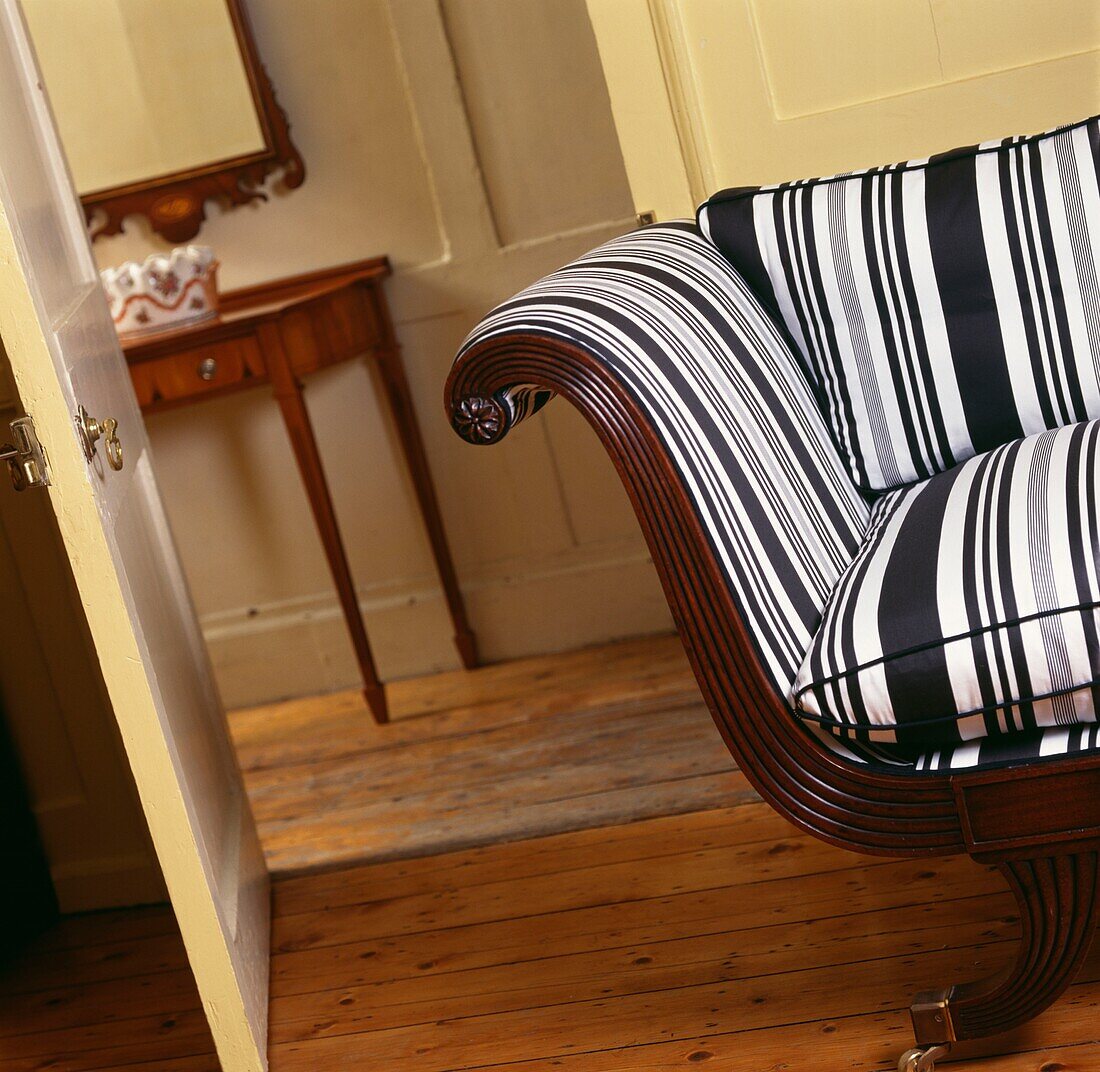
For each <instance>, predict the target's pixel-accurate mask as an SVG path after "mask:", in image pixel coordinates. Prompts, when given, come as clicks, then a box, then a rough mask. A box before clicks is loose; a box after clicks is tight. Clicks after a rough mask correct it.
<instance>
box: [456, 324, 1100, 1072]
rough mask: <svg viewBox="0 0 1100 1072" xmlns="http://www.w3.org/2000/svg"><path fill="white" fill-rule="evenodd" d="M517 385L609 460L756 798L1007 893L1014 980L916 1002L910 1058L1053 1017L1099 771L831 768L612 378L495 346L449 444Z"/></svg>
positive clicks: (1070, 968)
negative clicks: (559, 406) (576, 420)
mask: <svg viewBox="0 0 1100 1072" xmlns="http://www.w3.org/2000/svg"><path fill="white" fill-rule="evenodd" d="M517 384H533V385H536V386H540V387H546V388H550V389H552V390H553V391H555V392H556V393H558V394H560V395H561V396H562V397H563V398H565V399H566V400H567V401H569V402H571V403H572V404H573V405H574V406H576V407H577V408H578V409H579V410H580V411H581V413H582V414H583V415H584V416H585V417H586V419H587V420H588V422H589V423H590V424H591V425H592V427H593V428H594V429H595V431H596V433H597V435H598V436H599V438H600V440H601V441H602V443H603V445H604V447H605V448H606V450H607V452H608V453H609V454H610V456H611V459H612V461H613V462H614V465H615V468H616V470H617V471H618V473H619V476H620V477H621V479H622V481H623V484H624V485H625V487H626V490H627V493H628V494H629V496H630V500H631V502H632V504H633V506H634V510H635V512H636V514H637V516H638V520H639V522H640V524H641V527H642V531H643V533H644V535H645V539H646V542H647V544H648V546H649V549H650V552H651V554H652V556H653V560H654V562H655V563H656V566H657V571H658V574H659V575H660V578H661V583H662V585H663V587H664V591H665V595H666V597H667V599H668V603H669V606H670V608H671V610H672V613H673V617H674V619H675V621H676V626H677V629H678V630H679V633H680V637H681V639H682V641H683V643H684V647H685V648H686V650H687V654H688V657H689V659H690V661H691V664H692V667H693V669H694V672H695V675H696V677H697V679H698V681H699V684H700V686H701V689H702V692H703V695H704V697H705V699H706V702H707V705H708V706H709V708H710V711H711V714H712V715H713V717H714V721H715V723H716V724H717V726H718V729H719V731H720V732H721V734H722V737H723V739H724V741H725V743H726V745H727V747H728V748H729V750H730V752H731V754H732V755H733V757H734V759H735V760H736V762H737V765H738V766H739V767H740V769H741V770H742V771H743V772H744V773H745V775H746V776H747V777H748V779H749V780H750V781H751V783H752V784H753V786H754V787H755V788H756V790H757V791H758V792H759V793H760V795H761V796H762V797H763V798H764V799H765V800H766V801H768V803H770V804H771V805H772V807H774V808H775V809H776V810H777V811H778V812H779V813H780V814H782V815H784V816H786V817H787V818H788V819H790V820H791V821H792V822H793V823H795V824H796V825H797V826H799V827H800V828H802V829H803V830H805V831H808V832H809V833H811V834H814V835H816V836H817V837H820V838H822V839H823V840H825V841H827V842H829V843H830V844H832V845H837V846H840V847H842V848H846V849H851V850H853V851H855V852H864V853H873V854H878V855H888V856H910V857H922V856H939V855H950V854H956V853H962V852H966V853H968V854H969V855H970V856H971V857H973V858H974V859H975V860H978V861H980V862H983V863H989V864H994V865H996V866H997V867H998V868H999V869H1000V870H1001V872H1002V873H1003V874H1004V875H1005V877H1006V878H1007V880H1008V883H1009V886H1010V887H1011V888H1012V890H1013V893H1014V894H1015V896H1016V899H1017V901H1018V903H1019V906H1020V911H1021V920H1022V937H1021V943H1020V951H1019V957H1018V959H1017V961H1016V963H1015V964H1014V965H1013V966H1012V967H1011V968H1010V969H1009V970H1008V971H1007V972H1006V973H1005V974H1004V975H1003V976H1001V977H999V978H995V979H992V980H988V981H984V982H981V983H974V984H964V985H960V986H947V987H945V988H943V989H942V990H939V991H935V992H931V993H925V994H921V995H919V996H918V998H917V1000H916V1002H915V1003H914V1005H913V1008H912V1018H913V1026H914V1031H915V1035H916V1039H917V1042H918V1044H919V1045H920V1046H922V1047H930V1048H931V1047H938V1046H940V1045H941V1044H943V1045H945V1046H949V1045H950V1044H951V1043H953V1042H956V1041H962V1040H964V1039H970V1038H978V1037H983V1036H987V1035H993V1034H998V1033H1000V1032H1002V1031H1007V1030H1009V1029H1010V1028H1013V1027H1015V1026H1017V1025H1019V1024H1022V1023H1025V1022H1026V1021H1028V1020H1030V1019H1031V1018H1032V1017H1034V1016H1036V1015H1037V1014H1038V1013H1040V1012H1041V1011H1042V1010H1043V1009H1045V1008H1047V1007H1048V1006H1049V1005H1050V1004H1052V1003H1053V1002H1054V1001H1055V1000H1057V998H1058V997H1059V996H1060V995H1061V994H1062V992H1063V991H1064V990H1065V988H1066V987H1067V986H1068V985H1069V984H1070V982H1072V980H1073V978H1074V976H1075V974H1076V972H1077V970H1078V968H1079V967H1080V965H1081V962H1082V961H1083V959H1084V957H1085V955H1086V953H1087V952H1088V948H1089V944H1090V940H1091V938H1092V935H1093V933H1094V931H1095V928H1096V923H1097V912H1096V908H1097V891H1098V888H1100V882H1098V877H1100V867H1098V861H1100V756H1089V757H1077V758H1072V757H1067V758H1065V759H1048V760H1044V761H1043V762H1042V763H1036V764H1026V763H1025V764H1021V765H1017V766H1011V767H1007V768H1003V769H996V770H991V771H972V772H950V773H946V772H944V773H937V774H920V775H916V774H911V773H910V774H901V773H899V774H892V773H890V772H889V771H888V770H884V769H882V768H876V767H863V766H861V765H860V764H857V763H848V762H845V761H844V760H842V759H841V758H840V757H838V756H836V755H834V754H833V753H832V752H831V751H829V750H828V749H827V748H826V747H824V746H823V745H820V744H818V743H817V742H816V741H815V740H814V739H813V738H812V737H811V736H810V734H808V733H805V732H803V731H801V730H800V728H799V727H798V726H797V725H796V724H795V723H794V722H793V719H792V716H791V713H790V711H789V709H788V708H787V706H786V704H785V703H784V701H783V699H782V697H780V696H779V695H778V693H777V692H776V691H775V688H774V686H773V685H772V684H771V682H770V681H769V679H768V677H767V674H766V672H765V670H764V668H763V666H762V664H761V662H760V660H759V657H758V655H757V653H756V649H755V647H754V645H753V643H752V642H751V640H750V638H749V636H748V634H747V632H746V628H745V625H744V622H743V621H742V619H741V616H740V614H739V613H738V611H737V609H736V607H735V606H734V603H733V600H732V598H731V596H730V593H729V589H728V587H727V585H726V584H725V581H724V579H723V577H722V574H721V570H720V566H719V563H718V560H717V558H716V557H715V555H714V552H713V550H712V548H711V544H710V541H709V540H708V538H707V536H706V534H705V532H704V531H703V529H702V527H701V525H700V523H699V520H698V518H697V516H696V513H695V511H694V509H693V507H692V504H691V500H690V498H689V496H688V494H687V492H686V490H685V487H684V484H683V482H682V479H681V476H680V474H679V472H678V471H677V469H676V466H675V464H674V463H673V461H672V459H671V458H670V456H669V455H668V453H667V452H666V450H665V449H664V447H663V446H662V444H661V442H660V440H659V438H658V437H657V435H656V434H655V433H654V431H653V429H652V426H651V425H650V423H649V420H648V418H647V416H646V414H645V413H644V412H643V411H642V409H641V407H639V405H638V404H637V403H636V401H635V400H634V399H633V398H632V397H631V396H630V394H629V393H628V392H627V391H626V389H625V388H624V387H623V386H622V384H621V383H620V382H619V381H618V380H617V379H616V378H615V376H614V374H613V373H612V372H611V371H610V370H609V369H608V368H607V367H606V366H605V365H604V364H603V363H602V362H601V361H599V360H598V359H597V358H595V357H594V356H593V355H592V354H589V353H588V352H587V351H585V350H584V349H583V348H582V347H579V346H576V345H573V344H570V343H567V342H564V341H562V340H557V339H550V338H545V337H542V336H539V335H525V334H518V333H513V334H503V335H500V336H494V337H492V338H490V339H488V340H486V341H485V342H482V343H480V344H479V345H477V346H475V347H473V348H471V349H470V350H468V351H467V352H466V353H465V354H463V356H462V357H461V358H460V359H459V361H458V362H457V363H456V364H455V366H454V368H453V369H452V371H451V375H450V377H449V379H448V381H447V387H446V392H445V394H446V405H447V408H448V411H449V414H450V416H451V419H452V424H453V425H454V427H455V430H456V431H457V432H458V433H459V434H460V435H461V436H463V438H465V439H467V440H468V441H470V442H475V443H492V442H496V441H498V440H499V439H501V438H503V436H504V435H505V434H506V433H507V431H508V427H509V420H508V409H507V406H506V405H505V403H504V402H503V400H502V398H503V396H502V392H504V391H505V390H506V389H507V388H510V387H513V386H515V385H517ZM472 411H475V412H480V413H483V414H488V415H489V416H490V417H492V419H491V420H488V419H487V420H484V421H480V422H478V427H476V428H474V427H471V425H470V422H469V420H468V419H466V418H465V417H463V416H462V415H463V414H469V413H470V412H472ZM942 1052H943V1050H938V1051H937V1054H936V1055H938V1054H939V1053H942ZM934 1056H935V1055H933V1054H932V1053H928V1055H927V1056H926V1057H925V1058H924V1061H925V1063H922V1064H920V1065H918V1064H917V1063H916V1060H917V1059H916V1058H911V1060H912V1061H913V1064H912V1065H911V1067H913V1068H917V1067H920V1068H921V1069H922V1070H923V1069H925V1068H931V1067H932V1061H933V1060H934Z"/></svg>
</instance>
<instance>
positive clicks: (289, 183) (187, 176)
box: [80, 0, 306, 243]
mask: <svg viewBox="0 0 1100 1072" xmlns="http://www.w3.org/2000/svg"><path fill="white" fill-rule="evenodd" d="M225 4H226V6H227V7H228V9H229V17H230V20H231V21H232V24H233V30H234V33H235V34H236V37H237V44H238V46H239V47H240V51H241V60H242V61H243V63H244V69H245V74H246V76H247V78H248V86H249V90H250V92H251V96H252V105H253V107H254V108H255V109H256V118H257V119H258V120H259V124H260V131H261V133H262V134H263V138H264V147H263V148H262V149H260V150H258V151H256V152H253V153H246V154H244V155H242V156H235V157H230V158H228V159H225V160H214V161H211V162H210V163H207V164H200V165H198V166H196V167H192V168H185V169H183V170H181V171H173V172H169V173H167V174H164V175H156V176H153V177H152V178H149V179H140V180H138V181H136V182H129V183H123V184H122V185H119V186H111V187H108V188H105V189H102V190H94V191H92V192H91V193H87V194H82V195H81V198H80V201H81V204H83V206H84V216H85V219H86V220H87V222H88V227H89V233H90V235H91V238H92V241H95V239H97V238H99V237H100V236H101V235H113V234H119V233H120V232H121V231H122V229H123V225H124V221H125V219H126V217H127V216H130V215H134V214H138V215H144V216H146V217H148V219H149V223H150V224H151V225H152V227H153V230H154V231H156V232H157V234H159V235H162V236H163V237H164V238H166V239H168V241H169V242H175V243H180V242H186V241H188V240H189V239H192V238H194V237H195V235H197V234H198V233H199V228H200V227H201V226H202V222H203V220H205V219H206V202H207V201H209V200H211V199H215V198H217V199H221V200H222V201H225V202H228V204H230V205H243V204H246V203H247V202H249V201H266V200H267V194H266V193H265V192H264V190H263V184H264V181H265V180H266V179H267V177H268V175H270V174H271V172H273V171H274V170H276V169H277V168H282V177H281V184H282V186H284V187H285V188H286V189H288V190H293V189H296V188H297V187H299V186H301V185H302V183H303V182H304V181H305V177H306V169H305V164H304V163H303V162H302V157H301V154H300V153H299V152H298V150H297V148H296V147H295V145H294V143H293V142H292V141H291V140H290V124H289V122H288V121H287V117H286V112H284V111H283V109H282V108H281V107H280V106H279V102H278V101H277V100H276V99H275V89H274V87H273V86H272V84H271V79H270V78H269V77H268V74H267V71H266V70H265V68H264V65H263V64H262V63H261V61H260V56H259V53H258V52H257V50H256V42H255V39H254V38H253V36H252V27H251V25H250V24H249V21H248V14H247V12H246V11H245V9H244V0H225Z"/></svg>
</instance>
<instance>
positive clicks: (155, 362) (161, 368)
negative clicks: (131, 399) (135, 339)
mask: <svg viewBox="0 0 1100 1072" xmlns="http://www.w3.org/2000/svg"><path fill="white" fill-rule="evenodd" d="M266 377H267V370H266V368H265V366H264V360H263V354H262V353H261V351H260V348H259V346H258V345H257V342H256V339H255V338H254V337H252V336H246V337H243V338H238V339H225V340H222V341H219V342H217V343H215V344H213V345H210V346H196V347H194V348H193V349H189V350H182V351H180V352H179V353H176V354H172V355H170V356H168V357H157V358H152V359H150V360H146V361H138V362H133V363H131V365H130V378H131V379H132V380H133V383H134V391H135V392H136V393H137V398H138V403H139V405H140V406H141V408H142V409H161V408H167V407H168V406H170V405H173V404H180V403H183V402H187V401H190V400H191V399H197V398H202V397H203V396H205V395H211V394H216V393H218V392H219V391H230V390H233V389H235V388H238V387H243V386H252V385H253V384H255V383H257V382H258V381H259V382H262V381H263V380H265V379H266Z"/></svg>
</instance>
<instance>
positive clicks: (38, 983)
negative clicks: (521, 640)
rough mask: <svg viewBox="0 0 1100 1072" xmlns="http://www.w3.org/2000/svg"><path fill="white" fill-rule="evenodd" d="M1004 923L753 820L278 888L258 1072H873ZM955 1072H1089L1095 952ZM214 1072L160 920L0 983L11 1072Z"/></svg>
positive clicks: (957, 894) (933, 889)
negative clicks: (263, 1065) (1041, 1003)
mask: <svg viewBox="0 0 1100 1072" xmlns="http://www.w3.org/2000/svg"><path fill="white" fill-rule="evenodd" d="M620 655H621V651H620ZM593 665H595V666H597V667H598V666H599V665H601V661H600V660H596V661H595V663H594V664H593ZM576 687H577V689H578V691H580V690H581V688H582V686H581V685H580V684H579V683H578V684H577V686H576ZM594 687H595V686H593V688H594ZM608 702H610V700H608ZM594 706H597V707H598V706H599V704H595V705H594ZM239 728H240V727H239V725H238V729H239ZM289 743H292V742H289ZM313 743H316V742H313ZM300 744H301V747H302V749H303V752H304V750H306V749H308V748H309V747H312V743H311V742H307V741H306V740H305V739H304V738H303V739H302V741H301V742H300ZM563 799H571V798H568V797H563ZM410 829H411V828H410ZM395 844H396V843H395ZM393 847H394V846H391V848H393ZM386 851H390V850H389V849H387V850H386ZM397 851H402V850H397ZM1016 925H1017V923H1016V920H1015V918H1014V917H1013V905H1012V902H1011V899H1010V898H1009V896H1008V895H1007V893H1006V892H1004V890H1003V888H1002V886H1001V884H1000V881H999V880H998V878H997V877H996V876H995V875H994V874H992V873H990V872H989V871H987V870H986V869H984V868H981V867H979V866H977V865H975V864H973V863H972V862H970V861H968V860H965V859H953V860H946V861H926V862H918V863H913V862H896V861H889V860H875V859H868V858H862V857H857V856H853V855H852V854H849V853H845V852H841V851H839V850H836V849H832V848H829V847H828V846H825V845H823V844H821V843H820V842H817V841H816V840H814V839H811V838H808V837H805V836H803V835H800V834H798V833H797V832H796V831H795V830H794V829H793V828H792V827H790V826H789V825H788V824H787V823H786V822H785V821H784V820H782V819H780V818H779V817H778V816H776V815H775V814H774V813H772V812H771V811H770V810H769V809H768V808H766V807H765V806H764V805H762V804H759V803H745V804H741V805H738V806H734V807H723V808H709V809H707V810H701V811H694V812H688V813H684V814H680V815H672V816H665V817H659V818H651V819H645V820H641V821H637V822H633V823H629V824H625V825H615V826H605V827H594V828H588V829H581V830H574V831H570V832H566V833H560V834H555V835H552V836H548V837H542V838H537V839H527V840H519V841H513V842H510V843H506V844H496V845H488V846H481V847H477V848H471V849H465V850H461V851H456V852H450V853H446V854H441V855H432V856H418V857H415V858H394V859H390V860H384V861H381V862H374V863H369V864H361V865H357V866H349V867H345V868H343V869H341V870H339V871H327V872H321V873H308V874H301V875H297V876H293V877H283V878H281V879H280V880H279V881H277V883H276V886H275V933H274V940H275V947H276V952H275V956H274V958H273V963H272V1006H271V1036H272V1048H271V1068H272V1072H329V1070H332V1072H343V1070H349V1072H350V1070H354V1072H375V1070H378V1072H390V1070H398V1069H401V1070H409V1072H457V1070H459V1069H462V1070H472V1069H495V1070H500V1072H688V1070H690V1069H696V1068H702V1069H714V1070H716V1072H718V1070H721V1072H728V1070H734V1072H802V1070H808V1072H842V1070H865V1072H869V1070H876V1072H877V1070H883V1072H886V1070H890V1069H892V1068H893V1066H894V1063H895V1062H896V1059H897V1055H898V1053H899V1052H900V1051H901V1050H902V1049H904V1048H906V1046H907V1045H908V1039H909V1035H908V1025H907V1022H906V1020H907V1017H906V1014H905V1011H904V1009H905V1006H906V1005H907V1003H908V1001H909V999H910V998H911V996H912V995H913V993H914V992H915V991H916V990H918V989H921V988H923V987H928V986H932V985H940V984H943V983H944V982H946V981H948V980H951V979H956V978H971V977H974V976H976V975H981V974H984V973H986V972H988V971H992V970H994V969H995V968H997V967H998V966H999V965H1001V964H1003V963H1005V962H1006V961H1007V959H1008V957H1009V956H1010V954H1011V951H1012V945H1011V939H1012V938H1013V936H1014V934H1015V930H1016ZM990 1054H994V1056H988V1055H990ZM998 1054H999V1055H998ZM982 1055H986V1056H985V1059H983V1060H978V1059H977V1058H978V1057H980V1056H982ZM960 1056H961V1058H962V1059H961V1060H960V1061H958V1062H957V1063H954V1064H952V1065H949V1066H941V1067H951V1068H955V1069H958V1070H959V1072H964V1070H965V1072H1096V1070H1098V1069H1100V950H1098V951H1097V953H1096V954H1094V955H1093V956H1092V958H1091V960H1090V961H1089V963H1088V964H1087V966H1086V969H1085V971H1084V973H1083V976H1082V979H1081V981H1079V982H1078V983H1077V984H1076V985H1074V986H1073V987H1072V988H1071V991H1070V993H1069V994H1068V995H1067V997H1065V998H1064V999H1063V1000H1062V1001H1061V1002H1060V1003H1059V1004H1058V1005H1057V1006H1056V1007H1055V1008H1054V1009H1053V1010H1051V1011H1049V1012H1048V1013H1046V1014H1045V1015H1044V1016H1043V1017H1041V1018H1040V1019H1038V1020H1037V1021H1035V1022H1034V1023H1033V1024H1032V1025H1029V1027H1028V1028H1026V1029H1025V1030H1023V1031H1020V1032H1017V1033H1016V1034H1014V1035H1013V1036H1011V1037H1007V1038H1002V1039H999V1040H998V1041H997V1043H996V1044H995V1046H992V1047H990V1046H988V1045H986V1046H985V1047H977V1048H972V1049H971V1050H969V1051H968V1052H963V1053H961V1054H960ZM216 1067H217V1066H216V1063H215V1061H214V1059H213V1057H212V1047H211V1043H210V1036H209V1032H208V1030H207V1028H206V1025H205V1022H204V1020H203V1017H202V1014H201V1011H200V1008H199V1004H198V999H197V995H196V994H195V992H194V986H193V983H192V982H191V979H190V977H189V974H188V972H187V971H186V969H185V967H184V960H183V952H182V948H181V945H180V942H179V937H178V934H177V932H176V930H175V926H174V923H173V919H172V916H171V914H170V913H169V912H168V911H166V910H164V909H150V910H142V911H138V912H123V913H107V914H100V915H97V916H90V917H85V918H73V919H69V920H66V921H64V922H63V923H62V924H61V925H60V926H58V927H57V928H55V929H54V930H53V931H51V932H50V933H49V934H48V935H47V936H45V937H44V938H43V939H41V940H40V941H39V942H38V943H36V945H35V947H34V948H33V949H32V950H31V951H30V952H29V953H28V954H27V955H26V956H24V957H23V958H22V959H21V960H20V961H19V963H17V964H14V965H11V966H10V967H9V968H8V969H7V970H6V971H5V972H3V973H2V974H0V1069H2V1070H4V1072H32V1070H34V1072H44V1070H46V1069H49V1070H50V1072H78V1070H80V1072H91V1070H101V1072H106V1070H108V1069H110V1070H116V1072H122V1070H123V1069H125V1070H126V1072H213V1070H214V1069H216Z"/></svg>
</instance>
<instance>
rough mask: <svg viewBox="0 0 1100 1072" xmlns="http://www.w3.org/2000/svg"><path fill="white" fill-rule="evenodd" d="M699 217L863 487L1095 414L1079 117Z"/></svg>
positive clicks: (900, 479)
mask: <svg viewBox="0 0 1100 1072" xmlns="http://www.w3.org/2000/svg"><path fill="white" fill-rule="evenodd" d="M699 221H700V225H701V227H702V229H703V231H704V232H705V233H706V234H707V235H709V236H710V237H711V238H712V239H713V241H714V242H715V243H716V244H717V245H718V247H719V248H720V249H721V250H722V251H723V252H724V253H725V254H726V256H728V257H729V258H730V260H731V262H732V263H733V264H734V266H735V267H736V268H737V269H738V270H739V271H740V272H741V273H742V274H743V275H744V276H745V277H746V279H747V280H748V281H749V283H750V285H751V286H752V287H753V289H754V290H755V291H756V292H757V294H758V295H759V296H760V297H761V299H762V300H763V302H764V304H765V306H770V307H771V309H773V310H775V311H777V312H778V314H779V315H780V316H781V318H782V320H783V322H784V323H785V324H786V327H787V329H788V331H789V332H790V335H791V336H792V338H793V339H794V341H795V343H796V345H797V348H798V350H799V352H800V353H801V356H802V357H803V359H804V361H805V362H806V366H807V368H808V370H809V373H810V375H811V376H812V378H813V380H814V382H815V385H816V388H817V391H818V396H819V401H820V404H821V405H822V407H823V409H824V410H825V412H826V413H827V415H828V418H829V421H830V423H831V425H832V428H833V432H834V435H835V438H836V441H837V444H838V445H839V447H840V449H841V451H842V453H843V454H844V456H845V458H846V459H847V462H848V465H849V468H850V470H851V474H852V477H853V479H854V480H855V481H856V483H857V484H858V485H859V486H860V487H861V488H863V489H871V490H883V489H889V488H896V487H900V486H902V485H905V484H909V483H912V482H913V481H916V480H921V479H924V478H926V477H928V476H930V475H932V474H933V473H937V472H942V471H943V470H945V469H948V468H950V467H951V466H953V465H956V464H958V463H959V462H962V461H965V460H966V459H967V458H970V457H972V456H973V455H974V454H977V453H981V452H984V451H987V450H990V449H992V448H993V447H996V446H999V445H1000V444H1002V443H1007V442H1010V441H1011V440H1013V439H1019V438H1021V437H1022V436H1026V435H1030V434H1033V433H1036V432H1040V431H1043V430H1044V429H1047V428H1056V427H1060V426H1062V425H1066V424H1072V423H1074V422H1077V421H1083V420H1086V419H1089V418H1093V417H1100V283H1098V276H1100V125H1098V121H1097V119H1096V118H1092V119H1089V120H1086V121H1083V122H1081V123H1078V124H1076V125H1074V126H1070V127H1063V128H1060V129H1059V130H1057V131H1052V132H1049V133H1047V134H1042V135H1037V136H1034V137H1028V138H1006V139H1004V140H1003V141H998V142H987V143H983V144H982V145H979V146H975V147H972V148H968V149H959V150H955V151H953V152H950V153H944V154H941V155H938V156H933V157H930V158H929V159H926V160H910V161H907V162H905V163H901V164H893V165H890V166H887V167H880V168H873V169H870V170H868V171H863V172H855V173H851V174H848V175H837V176H831V177H829V178H823V179H811V180H807V181H802V182H794V183H783V184H781V185H779V186H773V187H761V188H756V187H753V188H745V189H734V190H725V191H723V192H721V193H719V194H716V195H714V196H713V197H712V198H710V199H709V200H708V201H707V202H706V203H705V204H704V205H703V206H702V207H701V208H700V211H699Z"/></svg>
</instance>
